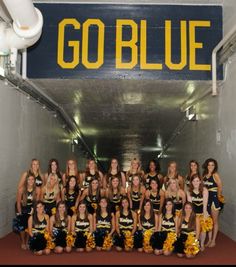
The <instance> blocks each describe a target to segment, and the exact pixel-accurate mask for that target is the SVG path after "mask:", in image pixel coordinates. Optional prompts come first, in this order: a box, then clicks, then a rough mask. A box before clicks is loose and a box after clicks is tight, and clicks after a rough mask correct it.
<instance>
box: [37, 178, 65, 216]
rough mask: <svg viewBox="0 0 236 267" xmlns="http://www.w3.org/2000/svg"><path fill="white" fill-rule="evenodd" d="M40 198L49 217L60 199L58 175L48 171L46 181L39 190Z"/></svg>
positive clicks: (53, 212)
mask: <svg viewBox="0 0 236 267" xmlns="http://www.w3.org/2000/svg"><path fill="white" fill-rule="evenodd" d="M40 200H42V201H43V202H44V205H45V212H46V213H47V214H48V216H49V217H51V216H52V214H55V212H56V204H57V202H59V201H60V189H59V184H58V177H57V175H56V174H55V173H50V174H49V176H48V179H47V183H46V184H45V186H43V188H42V190H41V196H40Z"/></svg>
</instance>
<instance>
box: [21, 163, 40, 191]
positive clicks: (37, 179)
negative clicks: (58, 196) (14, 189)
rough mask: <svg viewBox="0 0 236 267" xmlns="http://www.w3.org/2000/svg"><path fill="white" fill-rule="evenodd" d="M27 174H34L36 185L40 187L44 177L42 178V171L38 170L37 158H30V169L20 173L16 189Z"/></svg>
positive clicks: (23, 181) (22, 183)
mask: <svg viewBox="0 0 236 267" xmlns="http://www.w3.org/2000/svg"><path fill="white" fill-rule="evenodd" d="M29 174H30V175H34V177H35V183H36V186H38V187H40V188H41V187H42V185H43V181H44V178H43V175H42V172H41V170H40V163H39V160H38V159H32V160H31V166H30V169H29V170H28V171H26V172H24V173H23V174H22V175H21V178H20V181H19V183H18V189H19V188H20V187H22V186H23V185H24V183H25V179H26V177H27V176H28V175H29Z"/></svg>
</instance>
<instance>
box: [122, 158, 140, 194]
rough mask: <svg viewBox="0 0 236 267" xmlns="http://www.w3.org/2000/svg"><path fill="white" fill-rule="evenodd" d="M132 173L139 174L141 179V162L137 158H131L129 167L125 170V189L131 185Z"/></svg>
mask: <svg viewBox="0 0 236 267" xmlns="http://www.w3.org/2000/svg"><path fill="white" fill-rule="evenodd" d="M134 175H139V177H140V178H141V181H142V180H143V177H144V171H143V170H141V162H140V161H139V159H137V158H134V159H132V160H131V164H130V169H129V170H128V171H127V172H126V189H127V188H128V186H130V185H131V182H132V177H133V176H134Z"/></svg>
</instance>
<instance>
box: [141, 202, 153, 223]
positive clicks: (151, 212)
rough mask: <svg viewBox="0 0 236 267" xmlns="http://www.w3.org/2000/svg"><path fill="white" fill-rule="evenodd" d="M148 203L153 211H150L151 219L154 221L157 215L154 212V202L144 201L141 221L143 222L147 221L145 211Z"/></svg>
mask: <svg viewBox="0 0 236 267" xmlns="http://www.w3.org/2000/svg"><path fill="white" fill-rule="evenodd" d="M147 203H150V206H151V209H150V219H151V220H153V219H154V217H155V213H154V210H153V205H152V202H151V200H150V199H144V201H143V205H142V208H141V213H140V219H141V221H143V220H144V219H145V217H144V216H145V210H144V207H145V205H146V204H147Z"/></svg>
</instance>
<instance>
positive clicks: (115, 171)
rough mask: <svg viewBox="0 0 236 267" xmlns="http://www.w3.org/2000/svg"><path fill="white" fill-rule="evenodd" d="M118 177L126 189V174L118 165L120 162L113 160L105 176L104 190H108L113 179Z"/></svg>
mask: <svg viewBox="0 0 236 267" xmlns="http://www.w3.org/2000/svg"><path fill="white" fill-rule="evenodd" d="M114 176H115V177H117V178H118V179H119V180H120V184H121V185H122V186H123V187H124V188H125V186H126V178H125V175H124V173H123V172H122V171H121V170H120V166H119V163H118V160H117V159H115V158H113V159H112V160H111V164H110V168H109V170H108V172H107V173H106V174H105V175H104V178H103V188H104V189H106V188H107V187H108V186H109V184H110V180H111V179H112V177H114Z"/></svg>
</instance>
